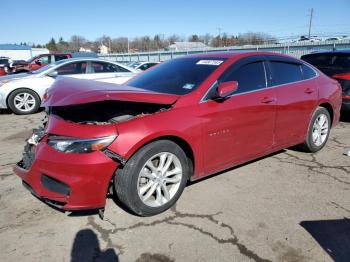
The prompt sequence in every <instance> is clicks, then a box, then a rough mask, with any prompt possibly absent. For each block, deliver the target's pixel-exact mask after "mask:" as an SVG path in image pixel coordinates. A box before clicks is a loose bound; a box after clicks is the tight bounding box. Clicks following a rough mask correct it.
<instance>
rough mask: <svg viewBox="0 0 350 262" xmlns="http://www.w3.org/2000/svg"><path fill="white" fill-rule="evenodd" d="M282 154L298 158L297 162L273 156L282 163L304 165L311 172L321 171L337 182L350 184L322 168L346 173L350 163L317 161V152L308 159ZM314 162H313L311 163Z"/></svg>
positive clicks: (349, 169)
mask: <svg viewBox="0 0 350 262" xmlns="http://www.w3.org/2000/svg"><path fill="white" fill-rule="evenodd" d="M282 155H286V156H287V157H288V158H292V159H294V160H296V161H297V162H293V161H290V160H288V158H287V159H286V158H283V157H279V156H272V157H271V158H274V159H277V160H279V161H280V162H282V163H287V164H296V165H298V166H303V167H306V168H307V169H308V171H310V172H318V173H321V174H323V175H326V176H328V177H330V178H332V179H334V180H335V181H337V182H340V183H343V184H346V185H350V182H348V181H345V180H343V179H340V178H338V177H336V176H333V175H331V174H330V173H328V172H325V171H322V169H333V170H334V169H335V170H339V171H343V172H345V173H349V172H350V165H349V166H343V165H338V166H330V165H325V164H323V163H320V162H319V161H317V159H316V156H315V154H311V155H310V156H311V157H312V159H311V160H306V159H302V158H300V157H298V156H296V155H293V154H291V153H288V152H284V153H283V154H282ZM310 163H312V164H310Z"/></svg>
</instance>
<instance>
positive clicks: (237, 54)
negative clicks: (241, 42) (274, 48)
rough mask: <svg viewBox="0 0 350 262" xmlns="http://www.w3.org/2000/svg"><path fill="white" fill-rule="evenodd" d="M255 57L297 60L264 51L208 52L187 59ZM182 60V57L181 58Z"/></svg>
mask: <svg viewBox="0 0 350 262" xmlns="http://www.w3.org/2000/svg"><path fill="white" fill-rule="evenodd" d="M255 55H273V56H279V57H287V58H291V59H295V60H298V59H296V58H295V57H291V56H288V55H284V54H280V53H275V52H262V51H229V52H227V51H226V52H208V53H200V54H192V55H188V56H187V57H198V58H233V57H246V56H255ZM179 58H181V56H180V57H179Z"/></svg>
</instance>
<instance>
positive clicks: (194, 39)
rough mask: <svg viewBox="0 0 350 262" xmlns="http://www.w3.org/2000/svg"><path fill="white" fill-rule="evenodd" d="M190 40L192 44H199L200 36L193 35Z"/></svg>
mask: <svg viewBox="0 0 350 262" xmlns="http://www.w3.org/2000/svg"><path fill="white" fill-rule="evenodd" d="M188 40H189V41H190V42H199V36H198V35H191V36H190V38H189V39H188Z"/></svg>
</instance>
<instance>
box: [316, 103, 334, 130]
mask: <svg viewBox="0 0 350 262" xmlns="http://www.w3.org/2000/svg"><path fill="white" fill-rule="evenodd" d="M318 106H319V107H323V108H325V109H326V110H327V111H328V113H329V116H330V118H331V126H333V122H334V109H333V106H332V105H331V104H330V103H329V102H322V103H321V104H319V105H318Z"/></svg>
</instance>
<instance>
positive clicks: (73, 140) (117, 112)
mask: <svg viewBox="0 0 350 262" xmlns="http://www.w3.org/2000/svg"><path fill="white" fill-rule="evenodd" d="M90 82H93V81H88V82H86V81H85V82H83V83H86V85H91V83H90ZM74 83H75V85H78V83H80V82H75V81H73V84H74ZM98 84H101V83H98ZM113 86H114V88H115V85H113ZM71 87H72V86H71ZM57 88H58V87H57ZM50 89H51V88H50ZM50 89H49V90H50ZM63 89H64V88H63ZM64 90H65V91H64V92H62V90H61V89H59V88H58V89H57V90H56V91H57V92H58V93H57V95H56V93H55V92H52V90H51V91H49V92H48V99H47V100H45V101H44V103H43V106H45V109H46V110H45V111H46V113H47V115H48V117H47V121H46V120H45V121H44V122H45V124H44V127H43V128H38V129H35V130H34V132H33V135H32V136H31V137H30V138H29V139H28V140H27V144H26V146H25V149H24V153H23V159H22V160H21V161H20V162H19V163H18V164H17V165H16V166H15V168H14V171H15V173H16V174H17V175H18V176H19V177H20V178H21V179H22V181H23V184H24V185H25V187H26V188H27V189H29V190H30V192H31V193H32V194H34V195H35V196H37V197H38V198H40V199H42V200H44V201H45V202H46V203H48V204H51V205H54V206H56V207H59V208H60V209H62V210H66V211H74V210H83V209H85V210H86V209H101V210H102V209H103V208H104V206H105V201H106V196H107V192H108V188H109V186H110V182H111V179H112V177H113V174H114V173H115V171H116V170H117V169H118V167H120V166H122V165H124V164H125V163H126V161H127V160H126V159H124V158H123V157H122V156H121V155H119V154H118V152H115V151H114V150H113V149H112V148H113V147H112V145H113V144H115V143H117V142H118V124H119V123H121V122H126V121H133V120H135V119H137V118H142V117H144V116H147V115H150V114H157V113H160V112H162V111H165V110H169V109H170V108H171V107H172V105H173V104H174V103H175V101H176V100H177V98H178V97H177V96H175V95H166V94H154V93H147V92H144V91H140V90H135V89H133V90H132V91H127V90H123V91H118V90H113V92H112V91H111V90H97V91H92V90H85V92H83V91H81V92H78V90H79V88H77V87H76V90H75V91H74V85H73V87H72V89H67V88H66V89H64ZM72 90H73V91H72ZM74 92H75V94H72V93H74ZM114 141H116V142H114Z"/></svg>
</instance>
